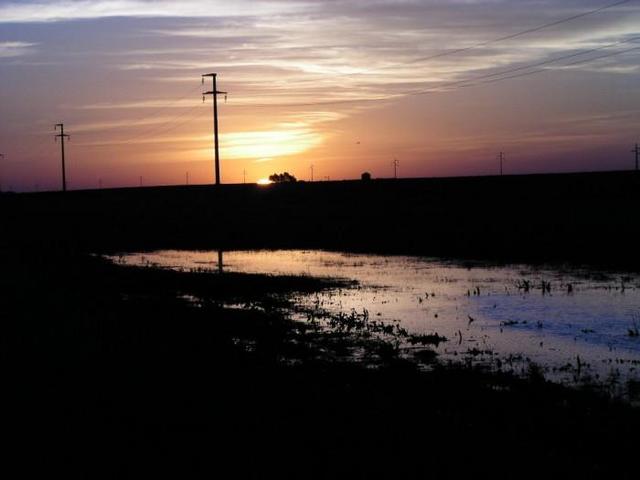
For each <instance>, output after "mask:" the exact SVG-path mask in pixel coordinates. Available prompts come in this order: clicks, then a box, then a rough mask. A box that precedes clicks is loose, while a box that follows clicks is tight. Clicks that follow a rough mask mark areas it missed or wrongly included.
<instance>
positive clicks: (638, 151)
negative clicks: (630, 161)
mask: <svg viewBox="0 0 640 480" xmlns="http://www.w3.org/2000/svg"><path fill="white" fill-rule="evenodd" d="M631 153H635V154H636V172H637V171H638V160H639V159H640V145H638V144H637V143H636V148H634V149H633V150H631Z"/></svg>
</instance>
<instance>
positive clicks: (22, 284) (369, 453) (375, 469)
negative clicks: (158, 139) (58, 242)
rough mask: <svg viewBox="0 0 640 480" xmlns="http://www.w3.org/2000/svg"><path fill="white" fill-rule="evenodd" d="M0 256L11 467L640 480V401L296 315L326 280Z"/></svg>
mask: <svg viewBox="0 0 640 480" xmlns="http://www.w3.org/2000/svg"><path fill="white" fill-rule="evenodd" d="M2 268H3V275H2V278H1V279H0V288H1V290H2V292H3V294H2V297H0V298H1V300H0V318H2V323H1V326H0V329H1V332H2V335H1V352H2V365H3V367H2V369H3V374H2V378H3V393H2V397H3V404H4V406H3V408H2V432H3V433H2V436H3V437H4V439H5V440H6V441H7V443H5V447H3V455H2V456H3V458H4V460H3V465H5V467H4V468H7V469H9V468H10V467H9V465H13V464H14V463H15V465H16V466H17V467H18V470H16V471H15V473H13V474H12V476H11V478H36V477H35V472H39V473H40V475H46V477H47V478H58V477H59V476H61V478H157V477H170V478H296V479H297V478H637V473H638V467H639V466H638V463H637V442H636V441H635V440H633V439H634V438H636V437H637V433H638V431H640V430H639V428H640V415H639V412H638V411H637V410H635V409H632V408H631V407H629V406H626V405H623V404H620V403H617V402H616V401H613V400H610V399H606V398H604V397H602V396H599V395H598V394H597V393H593V392H588V391H572V390H566V389H563V388H561V387H558V386H553V385H550V384H547V383H544V382H543V381H541V380H540V379H539V378H538V377H537V376H536V375H535V374H534V375H532V377H531V378H530V379H524V380H517V379H514V378H512V377H508V376H501V375H496V374H488V373H483V372H481V371H477V370H470V369H465V368H451V367H444V366H438V364H437V362H436V363H431V365H432V370H431V371H430V372H423V371H420V370H419V369H418V368H417V367H416V363H415V362H414V361H412V360H410V359H409V360H403V359H401V358H399V357H398V356H397V354H396V353H395V350H394V349H393V347H392V342H386V343H385V342H382V341H379V340H376V339H375V338H373V337H371V338H367V336H366V335H356V334H355V333H342V334H336V333H331V332H327V331H323V330H317V329H316V328H314V327H313V326H312V325H309V324H306V323H294V322H291V321H290V320H289V319H288V314H287V311H288V308H289V306H288V304H287V301H286V298H285V297H286V295H287V294H288V293H291V292H292V291H306V292H309V291H314V290H318V289H322V288H328V287H332V286H335V285H332V284H331V282H328V281H321V280H314V279H310V278H287V277H285V278H273V277H263V276H254V275H234V274H217V273H178V272H168V271H156V270H153V269H150V268H146V269H145V268H135V267H123V266H116V265H111V264H107V263H104V262H103V261H100V260H98V259H95V258H89V257H71V258H70V257H57V256H55V255H51V254H47V255H41V254H33V255H30V256H27V257H21V256H19V255H15V254H12V252H6V251H5V252H3V255H2ZM184 295H191V296H192V297H193V298H196V299H197V302H196V303H195V304H194V303H192V302H189V301H187V300H185V299H184V298H183V297H184ZM221 300H225V301H231V300H233V301H235V302H236V303H238V304H240V305H244V307H243V308H239V309H238V308H235V309H232V308H225V307H223V306H222V305H221V303H220V302H221ZM356 344H357V345H358V346H359V348H361V349H362V350H363V351H365V352H366V353H367V355H366V358H367V361H365V362H360V363H354V362H352V361H348V360H347V356H348V353H349V351H350V349H351V348H352V347H353V345H356ZM423 353H425V354H423V355H422V356H421V358H423V359H424V358H427V359H430V358H431V356H430V355H428V347H425V351H424V352H423ZM430 361H431V362H433V360H430Z"/></svg>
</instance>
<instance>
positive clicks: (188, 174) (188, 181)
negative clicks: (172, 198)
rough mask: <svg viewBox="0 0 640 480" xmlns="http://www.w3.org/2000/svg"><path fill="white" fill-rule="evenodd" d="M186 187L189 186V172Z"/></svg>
mask: <svg viewBox="0 0 640 480" xmlns="http://www.w3.org/2000/svg"><path fill="white" fill-rule="evenodd" d="M187 186H189V172H187Z"/></svg>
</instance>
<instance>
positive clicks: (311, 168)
mask: <svg viewBox="0 0 640 480" xmlns="http://www.w3.org/2000/svg"><path fill="white" fill-rule="evenodd" d="M309 169H310V170H311V181H312V182H313V164H311V166H310V167H309Z"/></svg>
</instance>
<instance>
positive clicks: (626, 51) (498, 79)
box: [460, 47, 640, 88]
mask: <svg viewBox="0 0 640 480" xmlns="http://www.w3.org/2000/svg"><path fill="white" fill-rule="evenodd" d="M636 50H640V47H633V48H628V49H626V50H620V51H618V52H612V53H608V54H606V55H600V56H598V57H593V58H587V59H583V60H578V61H576V62H570V63H566V64H564V65H561V67H562V68H566V67H572V66H575V65H582V64H585V63H591V62H595V61H597V60H602V59H604V58H610V57H615V56H618V55H622V54H624V53H629V52H633V51H636ZM548 71H549V70H548V69H545V68H543V69H540V70H533V71H531V72H524V73H520V74H517V75H510V76H507V77H501V78H495V79H493V80H485V81H482V82H478V83H469V84H468V85H461V86H460V88H466V87H475V86H478V85H485V84H490V83H496V82H501V81H503V80H512V79H516V78H521V77H528V76H530V75H537V74H539V73H545V72H548Z"/></svg>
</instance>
